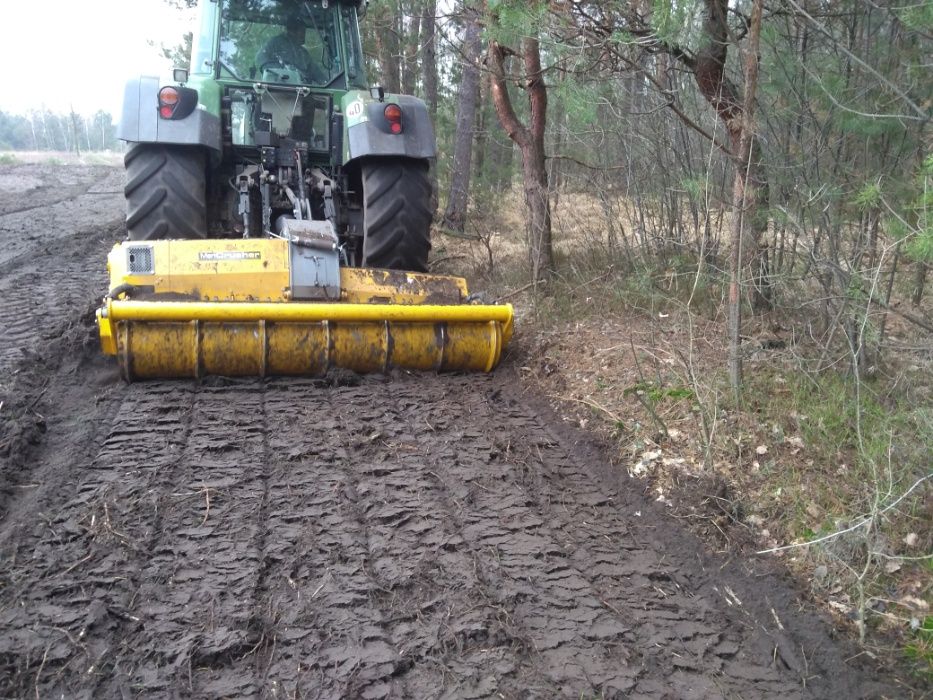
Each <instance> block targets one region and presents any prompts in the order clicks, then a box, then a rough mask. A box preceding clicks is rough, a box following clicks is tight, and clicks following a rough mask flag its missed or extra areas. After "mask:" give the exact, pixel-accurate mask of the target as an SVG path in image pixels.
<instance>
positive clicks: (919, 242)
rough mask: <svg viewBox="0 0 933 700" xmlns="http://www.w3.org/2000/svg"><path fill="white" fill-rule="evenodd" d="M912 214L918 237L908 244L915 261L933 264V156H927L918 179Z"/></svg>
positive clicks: (908, 251)
mask: <svg viewBox="0 0 933 700" xmlns="http://www.w3.org/2000/svg"><path fill="white" fill-rule="evenodd" d="M914 192H915V194H914V197H915V198H914V201H913V203H912V205H911V207H910V213H911V214H912V216H913V218H915V219H916V222H917V225H916V236H914V237H913V239H912V240H911V241H910V242H909V243H908V244H907V253H908V255H910V256H911V257H913V258H914V259H915V260H922V261H925V262H933V154H930V155H927V157H926V158H925V159H924V160H923V164H922V165H921V166H920V173H919V175H918V176H917V179H916V186H915V190H914Z"/></svg>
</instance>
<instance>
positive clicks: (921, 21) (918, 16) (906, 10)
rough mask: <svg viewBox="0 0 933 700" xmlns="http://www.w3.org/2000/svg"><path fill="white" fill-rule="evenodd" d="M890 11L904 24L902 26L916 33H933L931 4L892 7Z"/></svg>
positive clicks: (922, 3)
mask: <svg viewBox="0 0 933 700" xmlns="http://www.w3.org/2000/svg"><path fill="white" fill-rule="evenodd" d="M891 11H892V12H893V13H894V14H896V15H897V18H898V19H899V20H900V21H901V22H903V23H904V26H905V27H907V28H908V29H911V30H913V31H916V32H923V33H926V34H929V33H930V32H933V3H930V2H917V3H910V4H904V5H903V6H901V7H892V8H891Z"/></svg>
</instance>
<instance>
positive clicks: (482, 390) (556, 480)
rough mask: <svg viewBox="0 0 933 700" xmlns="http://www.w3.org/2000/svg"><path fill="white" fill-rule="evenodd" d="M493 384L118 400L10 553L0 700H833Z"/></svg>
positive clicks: (4, 550) (215, 387) (165, 388)
mask: <svg viewBox="0 0 933 700" xmlns="http://www.w3.org/2000/svg"><path fill="white" fill-rule="evenodd" d="M507 384H508V382H507V381H506V380H504V379H502V378H501V377H451V376H446V377H438V376H433V375H423V376H420V377H413V378H409V377H397V378H396V379H395V380H394V381H388V382H387V381H384V380H382V379H379V378H367V379H363V380H359V385H358V386H330V385H329V384H328V383H327V382H323V381H315V380H273V381H269V382H262V381H260V380H253V381H245V382H236V383H232V382H226V383H225V382H223V381H218V382H214V383H211V384H201V385H196V384H192V383H182V382H177V383H171V382H154V383H146V384H134V385H131V386H127V387H124V388H123V389H122V391H121V392H118V393H120V395H121V397H120V400H119V401H115V402H114V406H115V407H116V408H115V409H114V410H112V418H113V421H112V422H111V423H110V424H109V427H108V429H107V430H105V435H104V436H102V437H101V438H100V439H99V442H100V447H99V449H98V450H97V452H96V453H94V454H90V455H88V456H87V457H86V458H83V459H79V460H76V461H75V463H74V464H73V465H71V466H72V468H73V471H74V474H75V478H74V479H73V482H72V483H70V484H66V485H65V487H66V490H65V491H64V492H63V490H62V489H61V488H59V485H57V484H54V483H49V484H46V485H45V486H44V487H43V488H42V489H41V491H40V495H39V496H38V497H37V498H36V499H35V506H36V507H35V511H36V513H38V514H39V518H38V520H37V519H35V518H33V519H29V518H19V519H16V521H15V525H14V526H13V527H9V522H8V523H7V526H6V527H5V528H4V529H3V530H2V535H0V559H2V561H3V563H4V566H6V565H7V564H9V566H8V567H7V569H8V571H9V572H10V573H9V576H8V579H4V599H5V601H6V602H7V605H5V606H4V608H3V609H2V611H0V678H7V679H9V686H8V687H3V686H2V684H0V694H2V693H7V694H10V695H16V694H18V692H19V691H20V690H23V689H29V688H38V689H39V691H40V693H41V694H42V695H43V696H45V695H59V694H64V695H66V696H72V695H95V696H100V695H103V696H115V695H125V694H127V693H129V694H135V693H139V692H144V693H146V694H156V695H178V694H182V695H191V696H194V697H217V696H229V697H247V696H256V695H261V696H269V695H273V696H281V695H284V696H287V697H293V696H300V697H307V696H318V697H366V698H406V697H449V698H486V697H489V698H492V697H502V696H504V697H516V696H523V697H580V696H581V695H582V696H600V697H631V698H657V697H664V696H665V694H667V695H666V696H668V697H677V698H719V697H722V698H726V697H729V698H731V697H739V696H745V697H756V698H758V697H761V698H771V697H773V698H778V697H780V698H785V697H787V698H794V697H835V696H841V695H843V694H844V693H841V692H840V693H836V692H833V688H834V687H835V686H834V685H833V684H832V683H829V684H825V685H824V690H826V691H827V692H822V693H821V692H820V691H819V690H816V691H807V690H805V689H804V686H803V683H802V679H801V675H802V670H801V669H800V668H799V667H797V664H795V663H794V661H793V659H792V658H790V657H789V656H788V655H786V654H785V653H784V652H783V651H779V652H776V647H777V646H779V644H778V642H777V641H776V638H777V635H775V634H772V633H771V632H769V631H768V630H770V629H771V628H772V623H771V621H770V620H768V619H767V618H765V617H761V616H759V617H757V618H756V617H755V616H754V615H752V614H751V613H750V612H748V611H745V612H741V613H740V612H735V611H734V610H732V609H731V608H730V605H735V601H737V598H735V594H734V593H731V596H732V597H731V598H729V599H726V598H724V597H723V596H721V595H720V593H719V592H718V591H727V590H729V589H728V588H727V586H728V585H729V582H728V581H717V579H716V578H715V575H712V574H707V573H706V572H704V571H703V570H702V569H701V568H698V567H697V566H696V565H695V564H693V563H691V561H690V560H689V559H687V560H684V559H683V557H682V556H679V555H681V554H682V553H681V552H671V553H670V556H669V555H668V554H669V553H668V552H666V551H665V548H664V544H663V542H661V541H659V540H658V539H656V538H655V537H654V536H653V534H652V531H653V530H654V529H655V528H658V527H664V526H665V523H664V522H663V521H657V520H649V521H647V522H645V521H641V520H639V519H635V518H631V517H627V516H626V514H623V512H622V511H621V510H620V501H619V500H618V499H617V498H615V497H614V494H613V493H612V492H611V491H607V490H606V488H605V486H604V485H602V484H601V483H600V482H599V481H598V480H596V479H595V478H594V477H593V475H591V474H590V473H589V472H588V470H587V468H586V467H585V466H584V465H583V463H581V462H580V461H579V460H578V459H576V458H575V457H574V455H573V454H572V452H571V451H570V450H569V449H568V447H567V446H566V445H565V444H564V443H562V442H561V440H560V438H558V437H555V436H554V435H553V434H551V433H549V431H548V425H547V424H546V423H545V422H542V420H541V419H540V418H539V417H538V416H537V414H536V412H535V410H534V409H533V408H532V407H528V406H525V405H523V404H522V403H520V402H518V401H516V400H514V399H511V398H505V399H504V398H503V395H507V394H508V389H507ZM645 507H646V512H645V515H646V516H649V515H650V514H649V513H648V511H647V509H649V508H650V504H645ZM19 512H20V514H22V511H19ZM8 520H13V518H10V519H8ZM717 584H718V586H717ZM784 615H786V612H785V611H782V616H784ZM809 653H810V654H811V655H812V654H813V653H814V650H809ZM811 662H814V665H813V666H811V667H810V672H811V673H819V672H820V671H821V670H822V669H821V668H820V667H819V666H818V665H817V663H816V662H815V661H814V660H811ZM813 683H814V684H813V687H814V688H817V689H818V688H819V687H820V686H819V680H816V681H813ZM845 685H847V686H848V684H845ZM842 686H843V684H840V688H842ZM851 690H852V686H848V687H847V691H848V693H851ZM851 697H860V695H859V694H851ZM864 697H870V695H869V694H868V693H866V694H865V695H864Z"/></svg>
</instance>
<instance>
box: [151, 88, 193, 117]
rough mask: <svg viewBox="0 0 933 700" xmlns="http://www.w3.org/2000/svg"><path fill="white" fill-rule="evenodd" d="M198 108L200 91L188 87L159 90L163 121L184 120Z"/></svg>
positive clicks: (160, 112)
mask: <svg viewBox="0 0 933 700" xmlns="http://www.w3.org/2000/svg"><path fill="white" fill-rule="evenodd" d="M197 106H198V91H197V90H195V89H193V88H188V87H175V86H174V85H167V86H166V87H164V88H162V89H161V90H159V116H160V117H162V119H184V118H185V117H187V116H188V115H189V114H191V113H192V112H193V111H194V108H195V107H197Z"/></svg>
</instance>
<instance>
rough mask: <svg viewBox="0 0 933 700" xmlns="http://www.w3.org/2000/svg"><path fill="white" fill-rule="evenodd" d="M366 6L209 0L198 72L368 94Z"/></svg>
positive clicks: (315, 0)
mask: <svg viewBox="0 0 933 700" xmlns="http://www.w3.org/2000/svg"><path fill="white" fill-rule="evenodd" d="M359 4H360V3H359V2H333V1H332V0H302V1H300V2H299V1H296V0H208V1H205V2H202V3H201V18H200V22H199V27H200V30H199V32H198V33H197V35H196V36H195V38H194V42H193V46H192V61H191V72H192V74H195V75H197V74H209V75H213V76H214V77H215V78H216V79H218V80H230V81H237V82H241V83H248V84H254V83H262V84H265V85H281V86H289V87H291V86H306V87H313V88H324V89H331V90H349V89H354V88H357V89H362V90H365V89H367V87H368V86H367V81H366V75H365V70H364V63H363V51H362V48H361V45H360V34H359V25H358V23H357V8H358V6H359Z"/></svg>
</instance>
